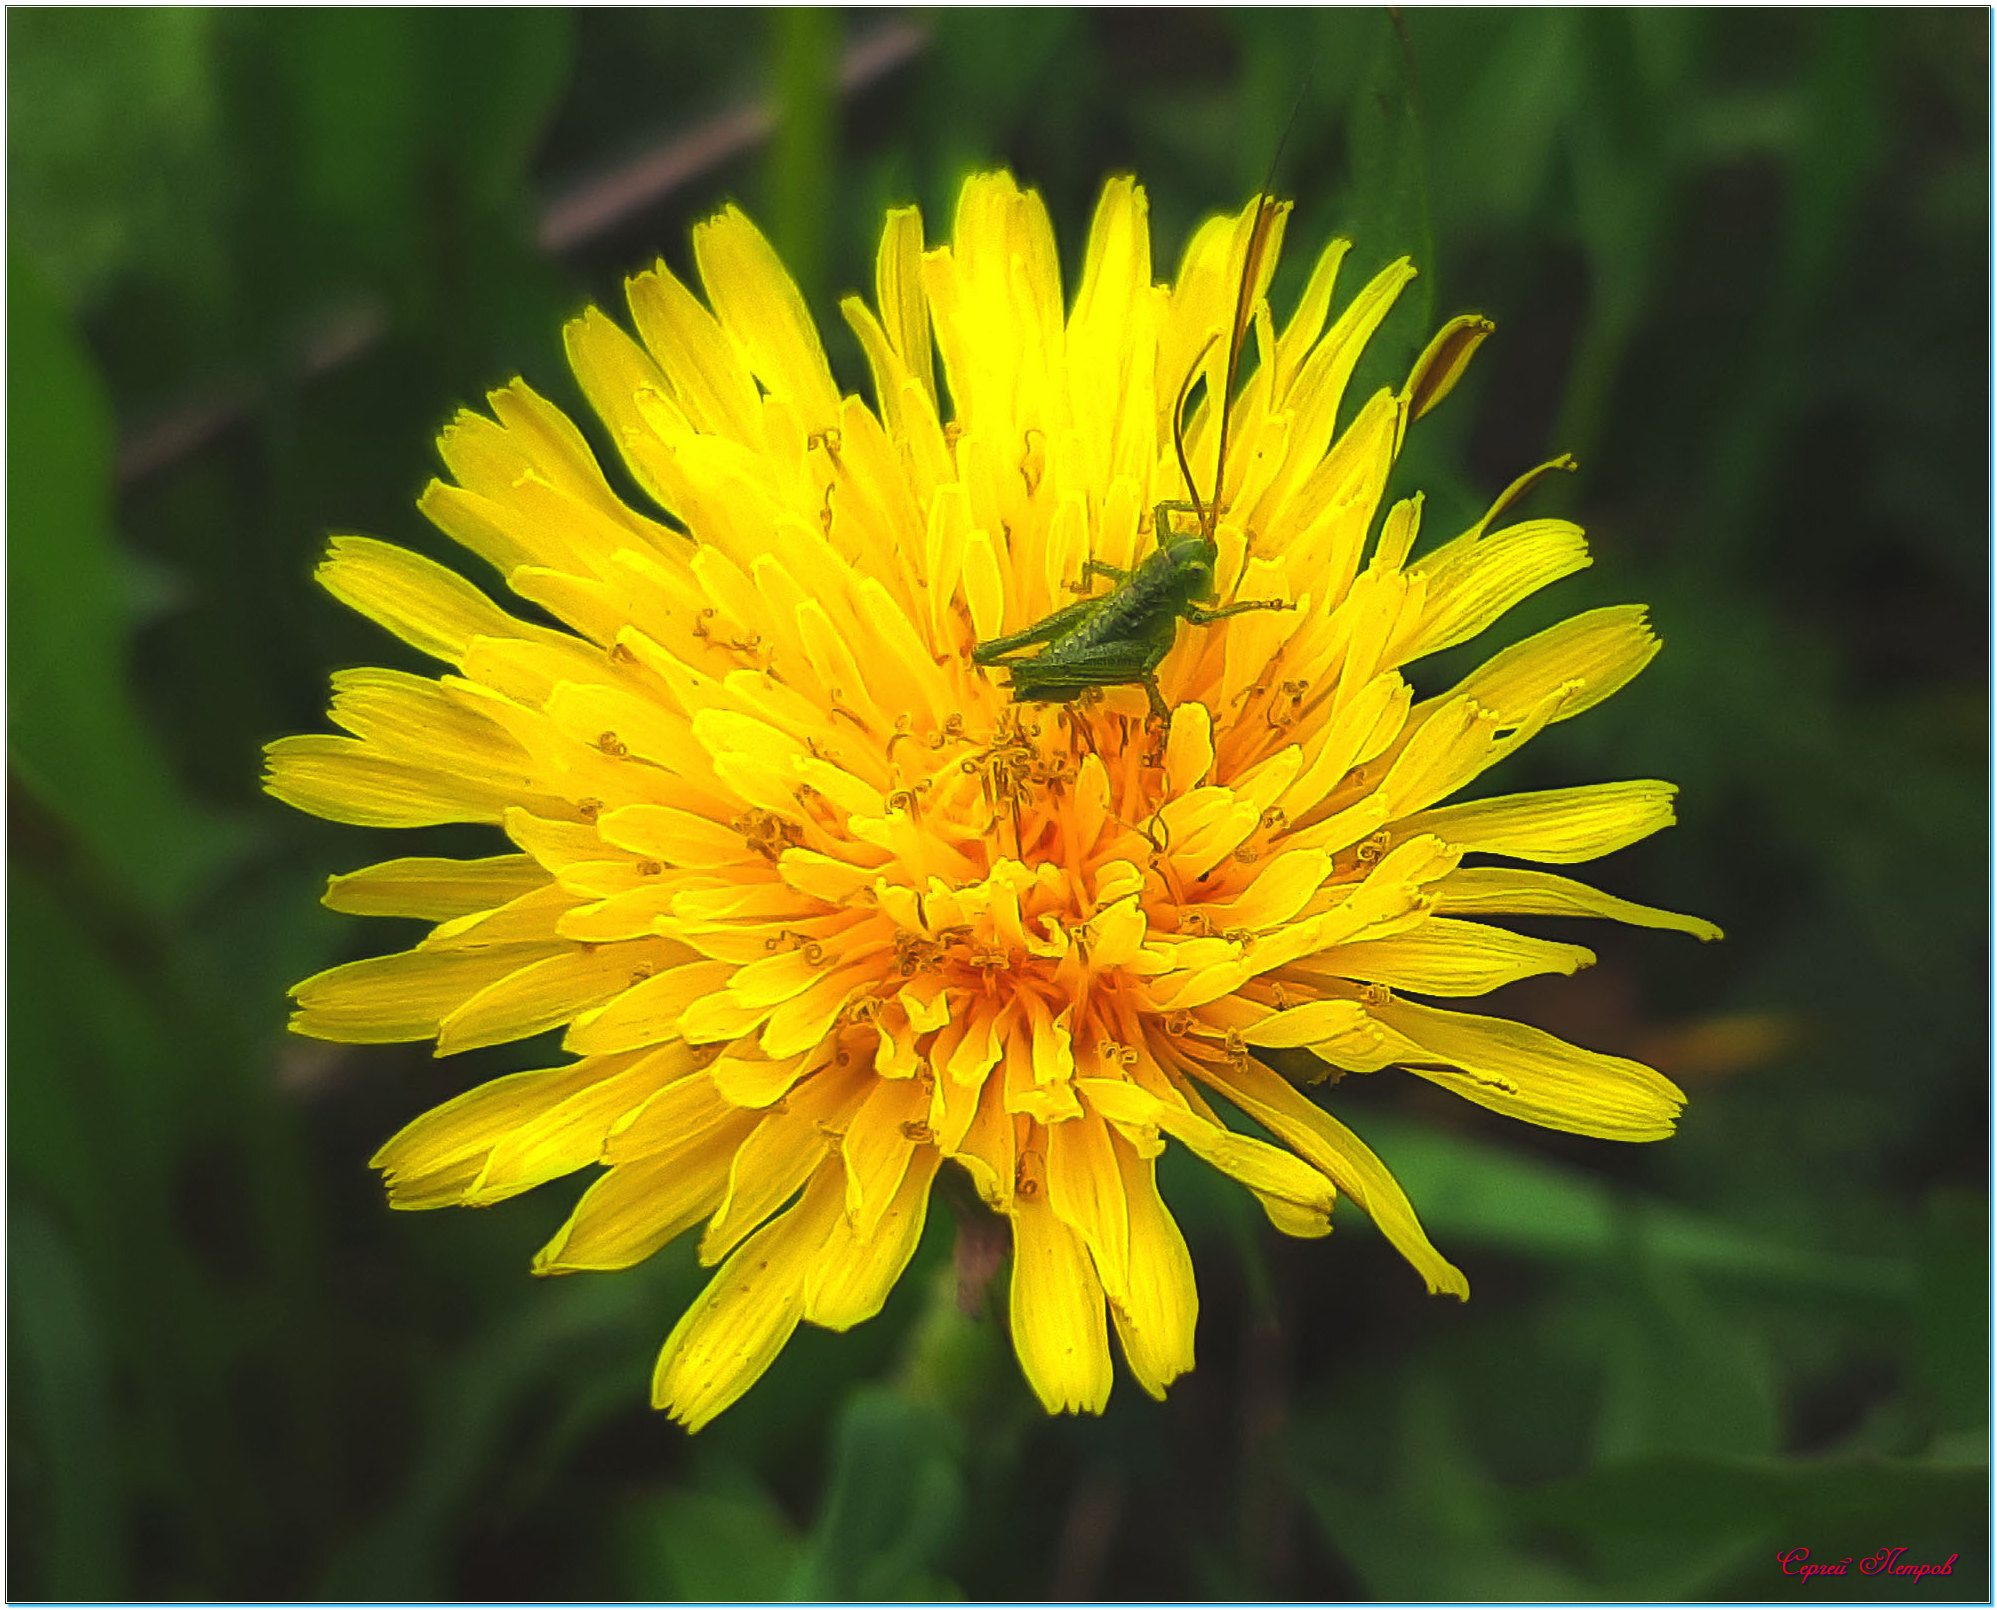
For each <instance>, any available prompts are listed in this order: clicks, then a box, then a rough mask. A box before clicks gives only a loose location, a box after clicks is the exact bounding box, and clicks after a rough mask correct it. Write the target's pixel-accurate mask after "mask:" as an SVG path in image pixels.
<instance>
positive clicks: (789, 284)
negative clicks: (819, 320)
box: [693, 206, 839, 430]
mask: <svg viewBox="0 0 1997 1610" xmlns="http://www.w3.org/2000/svg"><path fill="white" fill-rule="evenodd" d="M693 254H694V258H695V260H696V261H697V262H698V263H699V264H700V280H701V284H702V285H703V286H704V287H705V288H706V290H707V299H708V301H709V302H710V303H712V304H713V307H714V312H715V316H716V317H717V318H719V319H720V321H721V323H722V326H723V328H725V329H726V330H727V331H728V333H729V335H731V336H733V337H734V339H735V340H736V342H738V343H739V344H740V347H741V351H742V353H743V354H744V356H746V357H747V359H748V360H749V368H750V369H751V371H753V372H754V374H755V376H756V378H757V379H758V380H760V381H762V382H763V384H764V385H765V386H767V387H768V388H769V389H770V390H771V391H772V392H774V393H775V394H776V395H777V396H779V397H782V398H783V399H784V400H785V401H787V402H789V403H790V404H791V405H792V407H794V408H795V409H796V410H797V414H798V417H799V418H800V419H801V420H802V421H803V422H804V425H805V428H806V429H807V430H826V429H828V428H830V427H832V426H834V425H836V424H837V423H838V420H839V390H838V388H837V387H836V386H834V385H833V383H832V371H831V370H830V369H829V368H828V367H827V366H826V363H825V349H824V348H823V347H822V346H820V345H819V341H818V331H817V329H816V328H815V327H814V326H813V324H812V322H811V314H810V312H809V311H808V310H807V309H806V307H805V305H804V298H803V297H802V296H800V295H799V294H798V289H797V285H796V282H795V281H793V280H792V279H791V277H790V275H789V274H788V273H786V272H785V270H784V266H783V263H782V262H781V261H780V260H779V259H778V257H777V254H776V253H775V252H774V251H772V250H771V249H770V243H769V242H768V241H767V240H765V239H764V238H763V234H762V232H761V231H760V230H759V229H757V228H756V226H755V225H754V224H752V223H750V222H749V220H748V218H747V216H746V215H745V214H744V213H743V212H742V211H741V209H740V208H737V207H732V206H731V207H726V208H724V209H722V211H721V212H720V213H719V214H717V215H716V216H715V217H713V218H711V219H710V220H708V222H706V223H704V224H700V225H697V226H696V227H695V229H694V232H693Z"/></svg>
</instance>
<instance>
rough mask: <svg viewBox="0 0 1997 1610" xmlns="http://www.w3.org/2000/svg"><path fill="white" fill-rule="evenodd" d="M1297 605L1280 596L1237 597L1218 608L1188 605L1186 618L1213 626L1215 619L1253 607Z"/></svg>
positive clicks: (1198, 623)
mask: <svg viewBox="0 0 1997 1610" xmlns="http://www.w3.org/2000/svg"><path fill="white" fill-rule="evenodd" d="M1296 607H1297V606H1296V605H1295V604H1292V603H1286V602H1285V601H1284V600H1283V599H1280V598H1237V599H1236V600H1235V601H1234V602H1233V603H1231V604H1222V605H1221V606H1220V608H1218V609H1202V608H1201V607H1200V606H1199V605H1198V604H1193V605H1190V606H1188V608H1187V610H1186V619H1187V620H1189V621H1191V622H1192V623H1193V624H1194V625H1195V626H1211V625H1213V623H1214V622H1215V621H1224V620H1226V619H1227V617H1228V616H1230V615H1245V614H1247V613H1248V611H1249V610H1251V609H1295V608H1296Z"/></svg>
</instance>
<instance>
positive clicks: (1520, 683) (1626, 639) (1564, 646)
mask: <svg viewBox="0 0 1997 1610" xmlns="http://www.w3.org/2000/svg"><path fill="white" fill-rule="evenodd" d="M1663 646H1664V645H1663V644H1662V643H1660V642H1659V641H1658V640H1657V636H1656V634H1655V633H1654V632H1652V631H1651V629H1650V623H1649V621H1648V620H1647V619H1646V618H1645V611H1644V608H1643V606H1642V605H1641V604H1617V605H1614V606H1612V607H1610V608H1607V609H1591V610H1589V611H1587V612H1586V613H1585V614H1581V615H1576V616H1573V617H1572V618H1571V619H1568V620H1564V621H1562V622H1561V623H1560V624H1559V625H1558V626H1549V627H1548V628H1547V629H1546V630H1545V631H1543V632H1540V633H1538V634H1537V635H1536V636H1533V637H1529V638H1527V639H1526V640H1525V641H1524V642H1523V643H1517V644H1514V645H1513V646H1512V647H1511V648H1508V649H1506V650H1505V651H1504V652H1503V653H1502V654H1497V655H1494V656H1493V657H1492V658H1491V659H1489V660H1487V661H1486V662H1485V663H1484V664H1483V665H1482V666H1480V667H1479V668H1478V669H1477V670H1475V671H1473V672H1471V673H1470V675H1469V676H1467V677H1465V678H1464V679H1463V680H1462V681H1461V682H1460V683H1458V684H1457V685H1456V687H1455V688H1454V689H1453V690H1452V692H1451V694H1449V695H1445V699H1447V698H1449V697H1454V696H1461V695H1467V696H1468V697H1470V698H1472V699H1475V700H1476V701H1477V703H1479V704H1481V705H1483V706H1484V707H1485V708H1486V709H1489V710H1492V711H1495V712H1496V713H1497V715H1498V716H1499V717H1500V718H1501V719H1502V720H1504V721H1505V722H1507V723H1510V722H1514V721H1520V720H1523V719H1524V718H1525V716H1526V715H1527V714H1528V713H1530V712H1531V711H1533V710H1535V709H1537V708H1538V707H1539V706H1540V705H1541V704H1542V703H1544V702H1545V701H1546V700H1548V699H1549V698H1552V697H1554V696H1555V695H1559V698H1558V702H1557V703H1556V705H1555V707H1554V713H1553V719H1554V720H1556V721H1565V720H1567V719H1568V718H1569V717H1570V716H1578V715H1579V714H1580V713H1581V712H1582V711H1583V710H1592V709H1593V708H1594V707H1595V706H1596V705H1598V704H1600V703H1601V702H1602V701H1603V700H1604V699H1606V698H1608V696H1609V695H1610V694H1612V693H1615V692H1617V691H1618V690H1619V689H1621V688H1624V687H1626V686H1628V684H1629V682H1630V680H1631V679H1632V678H1633V677H1635V676H1636V674H1637V673H1638V672H1639V671H1641V670H1642V669H1643V668H1644V667H1645V666H1646V665H1648V664H1649V663H1650V662H1651V661H1652V660H1653V659H1655V658H1656V657H1657V651H1658V650H1659V649H1660V648H1662V647H1663Z"/></svg>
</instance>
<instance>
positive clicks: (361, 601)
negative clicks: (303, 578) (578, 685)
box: [317, 537, 537, 661]
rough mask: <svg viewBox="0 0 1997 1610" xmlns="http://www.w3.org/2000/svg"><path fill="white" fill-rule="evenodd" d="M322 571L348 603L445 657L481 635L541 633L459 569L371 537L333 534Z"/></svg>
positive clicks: (326, 583) (322, 581) (455, 655)
mask: <svg viewBox="0 0 1997 1610" xmlns="http://www.w3.org/2000/svg"><path fill="white" fill-rule="evenodd" d="M317 577H318V581H319V585H320V586H322V587H324V588H325V589H326V591H327V592H329V593H331V594H332V595H333V596H334V597H335V598H337V599H339V600H340V602H341V603H343V604H345V605H347V607H348V608H350V609H355V610H358V611H359V612H360V613H361V614H363V615H365V616H367V617H368V619H370V620H372V621H377V622H379V623H380V624H381V625H383V626H386V627H387V628H388V629H389V630H390V631H391V632H393V633H395V635H396V636H397V637H399V638H401V639H402V640H403V641H404V642H405V643H411V644H414V645H415V646H416V647H417V648H419V649H421V650H422V651H423V652H424V653H425V654H431V655H435V656H436V657H437V658H438V659H440V660H451V661H456V660H458V659H460V658H462V657H463V655H464V652H465V649H466V648H467V647H468V646H469V645H470V643H471V640H472V639H473V638H475V637H515V636H518V637H526V636H530V635H537V629H536V628H534V627H530V626H528V625H527V624H526V623H525V622H522V621H517V620H515V619H514V618H513V617H512V616H511V615H509V614H507V613H506V611H505V610H503V609H501V608H500V607H499V606H498V605H497V604H495V603H494V602H493V601H492V600H491V599H489V598H487V597H486V596H485V594H484V593H482V592H480V591H479V590H478V589H477V588H476V587H474V586H473V585H472V584H471V583H470V582H468V581H466V580H465V579H464V577H462V576H460V575H459V574H458V573H457V572H456V571H454V570H446V569H445V568H444V567H443V566H442V565H440V564H438V563H437V562H436V561H435V560H434V559H425V558H424V557H423V556H422V555H421V554H417V553H411V552H410V551H409V550H408V549H407V548H398V547H396V546H395V545H394V544H392V543H387V542H377V541H376V540H375V539H374V538H372V537H335V538H334V539H333V541H332V545H331V547H330V548H329V549H328V551H327V555H326V557H325V559H323V560H322V561H320V565H319V569H318V572H317Z"/></svg>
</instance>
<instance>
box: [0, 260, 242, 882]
mask: <svg viewBox="0 0 1997 1610" xmlns="http://www.w3.org/2000/svg"><path fill="white" fill-rule="evenodd" d="M7 336H8V370H7V398H8V404H9V407H8V451H9V457H10V461H11V463H12V465H13V474H12V476H11V477H10V478H9V481H8V489H7V516H8V530H9V535H10V537H11V539H12V541H11V547H10V552H9V563H8V578H9V581H10V584H11V585H10V590H9V595H8V601H7V622H8V629H9V630H8V645H7V670H8V677H9V687H8V752H9V758H10V761H11V763H12V765H13V767H14V770H15V772H16V774H17V775H18V776H19V777H20V778H21V779H22V781H23V782H25V783H26V784H27V786H28V787H29V788H31V789H32V790H33V791H34V793H35V794H36V796H37V797H38V798H40V800H41V801H42V803H43V804H44V805H46V806H47V807H48V809H49V810H50V811H52V812H53V813H55V814H56V815H57V816H58V817H60V818H61V819H62V821H63V822H64V823H65V824H66V825H67V826H68V827H69V829H70V830H71V831H72V832H74V833H75V834H76V836H77V838H78V839H79V840H81V841H82V843H83V844H84V845H85V846H86V847H87V848H88V849H89V851H90V852H92V854H93V855H94V856H95V858H96V859H97V861H98V862H99V863H100V864H101V865H103V866H104V867H106V868H108V869H109V870H110V871H111V872H112V873H113V874H115V875H116V876H117V877H118V878H119V879H120V880H121V881H122V882H123V883H124V884H125V885H126V886H127V887H129V889H130V890H131V891H132V892H133V893H134V894H135V895H137V896H138V897H139V898H140V899H141V900H142V901H144V902H145V903H146V904H147V905H148V906H150V907H152V908H154V909H155V910H164V909H170V908H172V907H174V906H176V905H178V904H179V903H180V902H182V901H183V900H185V899H186V898H187V896H188V895H189V894H190V893H192V892H193V891H194V890H195V889H196V888H197V887H198V886H199V885H200V884H201V883H202V882H203V881H204V880H205V879H206V878H207V877H208V875H209V874H210V873H212V872H213V871H214V870H215V868H216V867H217V866H218V865H219V864H220V863H221V861H222V860H223V859H224V858H225V857H226V856H227V855H228V854H229V853H230V852H231V850H232V849H233V847H234V845H235V843H236V842H237V838H236V835H235V834H234V833H233V832H231V831H229V830H227V829H225V828H224V827H222V826H220V825H218V824H217V823H215V822H214V821H212V820H210V819H209V818H208V817H207V816H205V815H204V814H203V813H202V812H200V811H198V810H197V809H196V808H195V807H194V806H192V805H191V804H189V803H188V801H187V800H186V799H185V798H184V797H183V795H182V794H181V792H180V789H179V786H178V784H177V783H176V781H175V779H174V777H173V775H172V773H171V772H170V771H169V770H168V768H167V765H166V762H165V761H164V759H163V758H162V757H161V755H160V752H159V750H158V748H157V746H156V745H155V743H154V740H153V736H152V734H151V733H150V732H149V731H148V730H147V729H146V726H145V724H144V722H143V721H142V720H141V719H140V717H139V714H138V711H137V710H136V709H135V707H134V705H133V702H132V697H131V693H130V690H129V687H128V685H127V678H126V670H125V664H126V637H127V633H128V630H129V613H128V611H129V602H130V599H129V594H130V588H129V585H128V582H127V578H126V573H125V569H124V564H123V560H122V556H121V554H120V551H119V548H118V545H117V543H116V541H115V539H114V538H113V536H112V531H111V479H110V471H111V413H110V406H109V404H108V402H107V401H106V400H105V396H104V392H103V388H102V386H101V385H100V383H99V381H98V378H97V375H96V372H95V370H94V369H93V367H92V366H91V363H90V359H89V357H88V355H87V354H86V353H85V351H84V349H83V345H82V343H81V341H80V340H79V339H78V338H77V335H76V332H75V330H74V329H73V328H72V327H71V325H70V322H69V320H68V318H67V317H66V316H65V315H64V314H63V313H62V311H61V309H60V308H59V307H58V306H57V305H56V302H55V300H54V298H53V297H51V296H50V295H49V293H48V292H47V290H46V289H45V288H44V287H43V285H42V283H41V280H40V278H39V276H38V275H37V274H36V273H35V272H34V270H33V269H32V268H30V267H29V266H28V265H27V264H26V263H24V262H22V261H20V260H19V259H18V258H17V259H15V260H14V261H13V263H12V264H11V273H10V275H9V278H8V287H7Z"/></svg>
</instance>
